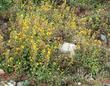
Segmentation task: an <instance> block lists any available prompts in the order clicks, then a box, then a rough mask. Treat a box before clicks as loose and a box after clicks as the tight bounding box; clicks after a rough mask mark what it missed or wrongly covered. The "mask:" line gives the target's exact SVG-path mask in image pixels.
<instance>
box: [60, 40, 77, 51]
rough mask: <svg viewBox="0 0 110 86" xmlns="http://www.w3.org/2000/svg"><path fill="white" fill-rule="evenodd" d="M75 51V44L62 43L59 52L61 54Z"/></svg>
mask: <svg viewBox="0 0 110 86" xmlns="http://www.w3.org/2000/svg"><path fill="white" fill-rule="evenodd" d="M75 49H76V45H75V44H72V43H67V42H64V43H63V44H62V45H61V47H60V51H61V52H63V53H69V52H74V50H75Z"/></svg>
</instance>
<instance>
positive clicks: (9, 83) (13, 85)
mask: <svg viewBox="0 0 110 86" xmlns="http://www.w3.org/2000/svg"><path fill="white" fill-rule="evenodd" d="M15 85H16V82H15V81H13V80H10V81H9V82H8V86H15Z"/></svg>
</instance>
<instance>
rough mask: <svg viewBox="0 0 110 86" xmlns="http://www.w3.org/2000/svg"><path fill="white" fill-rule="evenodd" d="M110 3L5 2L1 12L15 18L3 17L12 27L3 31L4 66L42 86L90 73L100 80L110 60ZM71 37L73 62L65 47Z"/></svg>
mask: <svg viewBox="0 0 110 86" xmlns="http://www.w3.org/2000/svg"><path fill="white" fill-rule="evenodd" d="M87 4H88V5H89V6H87ZM108 4H109V1H102V0H50V1H48V0H29V1H28V0H19V1H12V0H1V2H0V10H1V11H2V10H4V11H7V9H8V13H9V16H5V17H6V18H8V19H9V21H5V20H6V19H5V18H4V15H1V17H3V18H1V19H0V21H1V27H0V28H4V27H3V25H4V23H5V24H6V23H7V24H8V27H7V28H5V29H6V31H5V29H4V30H2V29H0V45H1V46H0V68H2V69H4V70H5V71H6V72H7V73H8V74H14V73H16V75H15V76H14V78H15V79H18V78H19V77H20V76H21V75H22V74H24V75H27V77H28V78H29V80H30V81H32V80H33V81H35V84H36V85H39V84H40V83H45V84H48V85H49V86H51V85H52V86H53V85H55V86H61V85H62V86H64V84H66V83H67V84H68V80H69V81H70V82H71V84H73V82H78V81H81V82H83V80H85V76H86V75H89V74H90V75H92V76H93V77H94V78H96V77H97V76H98V74H100V73H101V72H103V69H104V68H105V64H106V63H107V62H109V60H110V59H109V56H110V54H109V49H108V48H109V37H110V32H109V31H110V30H109V29H110V26H109V23H110V17H109V6H108ZM9 7H10V8H9ZM7 33H8V37H9V38H8V39H5V38H4V37H5V35H7ZM102 35H103V38H102ZM104 37H105V38H104ZM65 41H66V42H69V43H76V46H77V49H76V50H75V55H74V56H73V57H72V59H73V60H71V57H70V55H69V54H62V53H61V52H60V51H59V46H60V45H61V44H62V43H63V42H65ZM16 77H17V78H16ZM102 78H103V76H102Z"/></svg>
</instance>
